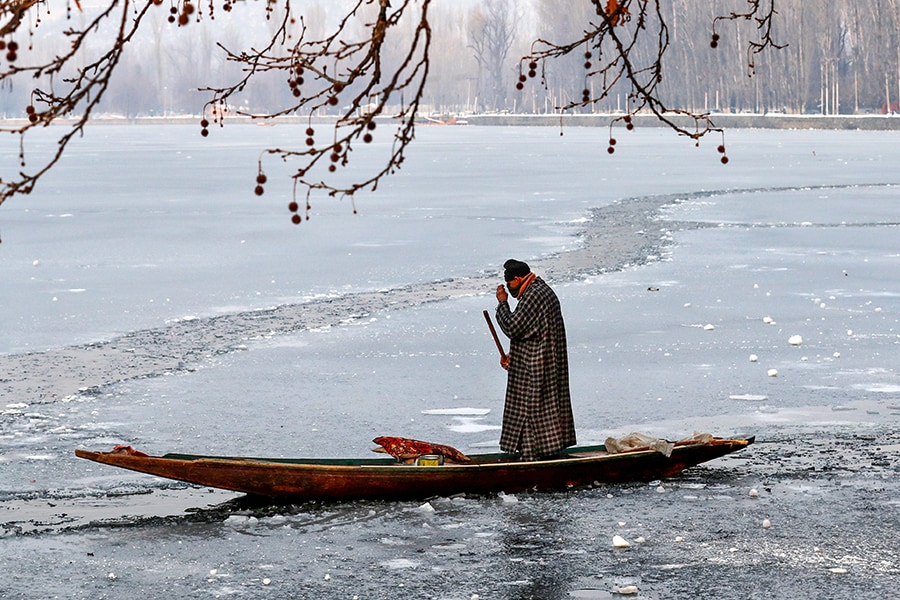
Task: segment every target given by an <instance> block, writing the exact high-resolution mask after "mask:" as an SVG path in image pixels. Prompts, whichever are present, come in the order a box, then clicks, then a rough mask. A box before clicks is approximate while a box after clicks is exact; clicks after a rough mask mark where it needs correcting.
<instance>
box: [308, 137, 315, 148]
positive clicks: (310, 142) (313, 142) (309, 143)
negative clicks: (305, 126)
mask: <svg viewBox="0 0 900 600" xmlns="http://www.w3.org/2000/svg"><path fill="white" fill-rule="evenodd" d="M315 143H316V140H314V139H312V138H311V137H308V138H306V145H307V146H312V145H313V144H315Z"/></svg>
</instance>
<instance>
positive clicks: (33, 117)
mask: <svg viewBox="0 0 900 600" xmlns="http://www.w3.org/2000/svg"><path fill="white" fill-rule="evenodd" d="M28 121H29V122H30V123H37V122H38V116H37V113H31V114H30V115H28Z"/></svg>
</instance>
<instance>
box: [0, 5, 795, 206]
mask: <svg viewBox="0 0 900 600" xmlns="http://www.w3.org/2000/svg"><path fill="white" fill-rule="evenodd" d="M206 1H207V5H206V8H205V10H202V9H201V8H200V7H199V6H198V5H197V4H195V2H197V0H171V4H170V5H169V7H168V10H169V15H168V21H169V23H170V24H172V26H174V27H188V26H190V25H191V23H194V22H196V21H200V20H203V19H213V18H214V13H215V10H216V2H217V1H218V7H219V8H220V9H221V10H223V11H226V12H227V11H230V10H231V9H232V8H233V0H206ZM589 1H590V4H591V6H592V7H593V13H594V14H593V15H592V16H590V18H589V19H588V21H587V22H585V23H584V29H583V31H582V34H581V35H575V36H573V38H572V39H567V40H563V41H559V42H551V41H548V40H545V39H538V40H536V41H535V42H534V43H533V45H532V51H531V53H530V54H529V55H528V56H525V57H524V58H522V59H521V61H520V62H519V81H518V83H517V84H516V87H517V88H518V89H520V90H521V89H523V87H524V84H525V83H526V82H527V81H528V80H529V79H531V78H536V77H537V76H538V68H539V67H540V74H541V77H540V80H541V82H542V83H543V84H544V85H545V86H546V85H547V79H546V73H547V68H548V63H551V62H552V61H554V60H557V59H561V58H563V57H567V56H577V55H578V53H582V55H583V57H584V63H583V64H584V71H583V78H584V90H583V93H582V96H581V98H580V100H579V99H575V100H571V101H566V102H561V103H560V105H559V106H556V109H557V110H559V111H560V112H565V111H569V110H574V109H578V108H584V107H590V106H592V105H596V104H597V103H599V102H600V101H601V100H603V99H604V98H607V97H608V96H609V95H610V94H611V93H612V92H613V91H614V90H617V89H622V88H626V89H627V94H628V108H627V111H626V113H625V114H624V115H622V116H620V117H617V118H615V119H614V120H613V124H619V123H624V124H625V127H626V128H628V129H630V128H632V127H633V122H632V116H633V115H635V114H637V113H639V112H645V113H649V114H653V115H656V117H657V118H658V119H659V120H660V121H662V122H663V123H664V124H665V125H666V126H668V127H670V128H671V129H672V130H674V131H675V132H677V133H678V134H680V135H684V136H687V137H689V138H691V139H692V140H695V141H697V140H699V139H700V138H702V137H703V136H705V135H707V134H708V133H710V132H719V133H721V131H722V130H721V129H720V128H719V127H717V126H716V125H715V124H714V123H713V121H712V120H711V118H710V115H709V114H707V113H700V112H690V111H687V110H682V109H676V108H671V107H669V106H667V105H666V103H665V102H663V101H662V99H661V95H660V90H659V84H660V82H661V81H662V79H663V74H664V68H663V61H664V57H665V55H666V51H667V49H668V48H669V44H670V39H669V30H668V26H667V23H666V19H665V17H664V12H663V10H662V8H663V2H661V0H589ZM72 2H74V9H73V6H72ZM162 2H163V0H102V4H101V6H99V7H96V6H95V7H92V8H91V9H90V10H89V11H82V6H81V4H80V0H0V54H2V53H4V52H5V55H4V56H2V57H0V84H3V87H5V88H6V89H11V87H12V82H14V81H15V82H16V83H17V85H21V84H22V83H23V81H29V80H30V81H31V82H32V84H31V85H32V86H33V87H31V88H30V89H31V90H32V91H31V93H30V102H29V104H28V105H27V106H25V107H23V108H24V114H23V116H24V117H25V118H24V119H22V120H21V121H8V122H6V123H5V124H0V132H7V133H13V134H16V135H18V136H19V139H20V149H21V150H20V157H19V158H20V167H21V170H20V171H19V173H18V174H17V175H16V176H13V177H10V178H8V179H0V204H2V203H3V202H5V201H6V200H7V199H9V198H10V197H12V196H14V195H16V194H29V193H30V192H32V191H33V190H34V187H35V185H36V184H37V182H38V181H39V180H40V179H41V177H42V176H43V175H45V174H46V173H47V172H48V171H49V170H50V169H51V168H53V166H54V165H55V164H56V163H57V162H58V161H59V159H60V157H61V156H62V155H63V153H64V151H65V149H66V147H67V145H68V144H69V142H70V141H71V140H72V139H73V137H74V136H76V135H77V134H80V133H82V131H83V128H84V126H85V125H86V124H87V123H88V121H89V120H90V118H91V116H92V114H93V113H94V111H95V110H96V109H97V107H98V104H99V102H100V101H101V99H102V98H103V96H104V93H105V92H106V91H107V89H108V87H109V85H110V81H111V79H112V77H113V74H114V73H115V71H116V67H117V66H118V65H119V64H120V61H121V58H122V55H123V51H124V49H125V47H126V46H127V45H128V44H129V42H131V41H132V39H133V38H134V36H135V34H136V33H137V32H138V31H139V30H140V29H141V28H142V26H143V22H144V17H145V16H146V15H147V14H148V11H150V10H165V8H163V7H162V6H159V5H161V4H162ZM51 3H52V4H56V5H58V4H63V3H64V5H65V9H66V12H65V14H67V15H71V13H72V11H73V10H74V11H77V14H78V15H79V21H83V22H84V23H83V24H82V25H81V26H80V27H69V28H66V29H64V30H62V32H61V34H60V35H61V36H63V37H64V38H65V39H66V40H67V41H68V44H67V45H66V47H65V50H64V51H62V52H59V53H57V54H56V55H55V56H52V57H51V58H49V59H41V58H40V55H39V54H37V53H35V52H30V51H31V50H32V48H31V43H30V42H29V47H28V50H29V52H23V49H22V48H20V43H21V40H22V39H23V37H25V36H27V37H28V39H29V40H31V39H32V38H33V31H34V29H35V28H37V27H39V26H40V25H41V14H42V11H44V12H46V14H51V11H50V4H51ZM775 3H776V0H747V7H746V10H745V11H743V12H731V13H730V14H726V15H721V16H718V17H716V18H715V20H714V21H713V23H712V43H711V45H712V46H713V47H715V46H716V45H717V43H718V39H719V34H718V33H717V31H716V25H717V24H718V23H719V22H720V21H724V20H729V21H735V22H739V21H749V22H751V23H753V24H755V26H756V30H757V39H755V40H752V41H750V42H749V43H748V46H747V53H748V61H747V63H748V66H749V68H750V70H751V74H752V72H753V69H754V57H755V56H756V55H758V54H759V53H761V52H763V51H765V50H766V49H769V48H774V49H778V48H782V47H783V46H782V45H779V44H777V43H775V41H774V39H773V29H774V21H775V16H776V15H777V11H776V10H775ZM431 4H432V0H393V1H391V0H352V2H350V4H349V5H348V7H347V8H346V11H345V13H342V16H341V18H339V19H338V20H337V23H336V24H335V25H334V26H333V27H332V28H331V29H330V30H329V31H328V32H327V33H325V34H315V35H314V34H312V33H311V29H310V27H309V26H308V25H309V24H308V23H307V22H306V20H305V17H304V15H303V14H300V13H298V12H297V11H295V9H294V8H293V6H292V3H291V0H265V2H260V3H259V4H258V6H259V10H262V11H264V17H265V18H266V19H268V20H269V22H270V23H271V26H270V29H269V35H268V37H267V38H266V41H265V42H264V43H263V44H261V45H259V46H258V47H256V48H250V49H238V48H227V47H226V46H225V45H224V44H222V43H219V45H218V47H219V48H220V49H221V50H222V52H223V55H224V57H225V58H226V60H227V61H230V62H232V63H235V64H237V65H239V66H240V67H241V71H240V73H241V75H240V76H239V77H237V78H236V80H235V81H233V83H231V84H228V85H224V86H211V87H209V86H208V87H202V88H200V90H201V91H202V92H205V93H207V94H208V95H209V99H208V101H207V102H206V104H205V105H204V107H203V117H202V120H201V123H200V125H201V134H202V135H204V136H206V135H209V134H210V129H209V126H210V120H212V122H213V123H216V124H218V125H220V126H222V125H224V123H225V121H226V120H227V116H228V115H229V114H237V115H243V116H249V117H251V118H253V119H277V118H279V117H282V116H288V115H291V116H293V115H300V116H303V117H305V118H307V122H308V125H307V128H306V137H305V139H304V140H303V141H302V143H301V144H300V147H299V148H269V149H267V150H264V151H263V152H262V153H261V155H260V161H259V172H258V175H257V180H256V193H257V194H263V193H264V192H265V185H266V183H267V182H268V181H267V177H266V174H265V171H264V165H263V162H264V159H265V158H266V157H275V158H279V159H281V160H282V161H292V162H297V163H299V165H298V166H297V167H296V170H295V171H294V173H293V175H292V178H293V184H294V199H293V201H292V202H291V203H290V205H289V207H288V208H289V209H290V211H291V213H292V214H291V218H292V220H293V221H294V222H295V223H299V222H301V221H302V220H303V213H305V215H306V218H309V209H310V197H311V194H313V193H314V192H322V193H324V194H326V195H330V196H351V197H352V196H354V194H356V193H357V192H358V191H360V190H363V189H368V190H375V189H376V188H377V187H378V184H379V183H380V182H381V180H382V179H383V178H384V177H386V176H388V175H390V174H392V173H394V172H396V171H397V170H398V169H400V167H401V165H402V164H403V162H404V158H405V152H406V150H407V148H408V146H409V144H410V143H412V141H413V139H414V138H415V121H416V116H417V114H418V112H419V109H420V106H421V102H422V100H423V97H424V94H425V85H426V82H427V80H428V76H429V72H430V69H431V61H432V56H431V42H432V30H431V24H430V22H429V16H430V15H429V9H430V7H431ZM256 6H257V5H248V6H247V7H245V9H246V10H253V9H255V8H256ZM490 6H491V7H493V8H494V9H496V10H497V11H501V10H505V9H506V6H507V5H506V3H505V2H497V3H492V4H491V5H490ZM666 6H667V5H666ZM55 8H58V6H57V7H55ZM54 14H55V13H54ZM318 25H320V24H318V23H317V26H318ZM496 34H497V37H498V44H499V46H498V49H499V50H497V51H496V53H498V61H499V64H500V68H502V58H503V56H505V49H507V48H509V45H510V43H511V38H510V37H509V36H510V35H511V32H510V31H508V30H503V31H498V32H496ZM17 40H19V41H18V42H17ZM98 49H99V50H98ZM398 49H399V51H398ZM501 51H502V52H501ZM4 58H5V61H4ZM29 61H30V62H29ZM498 61H495V62H498ZM500 73H502V71H500ZM271 74H278V75H280V76H281V77H283V81H284V82H285V85H286V86H287V89H288V90H290V98H293V101H287V102H285V103H284V105H281V106H277V107H275V108H269V109H267V111H268V112H265V113H264V114H260V113H257V112H253V113H251V112H249V111H242V110H239V109H235V108H233V107H239V106H241V103H240V102H238V96H239V95H240V94H241V93H242V92H244V91H245V90H247V89H248V88H249V86H252V85H253V84H254V82H256V81H258V80H260V79H265V78H266V77H268V78H269V79H271ZM500 77H502V75H501V76H500ZM495 78H496V77H495ZM589 84H592V85H589ZM593 84H596V85H593ZM325 114H328V115H331V116H332V117H333V120H332V121H329V122H328V123H327V126H326V127H327V129H328V131H327V132H317V131H316V129H315V127H314V125H316V126H319V123H320V119H316V117H319V116H322V115H325ZM685 120H687V122H688V123H691V124H692V125H685V124H684V123H685ZM53 123H63V124H65V126H66V128H65V130H64V132H63V133H62V134H60V135H58V136H57V147H56V151H55V152H54V153H52V155H51V156H50V157H49V158H46V159H43V160H40V161H37V162H39V163H40V164H38V166H37V167H36V168H34V169H33V170H27V167H29V166H31V165H30V162H31V161H30V160H29V161H26V153H25V138H26V135H27V134H28V133H29V132H30V131H31V130H32V129H34V128H36V127H47V126H49V125H50V124H53ZM611 127H612V125H611ZM384 129H388V130H389V131H390V133H389V134H382V130H384ZM387 135H389V137H387ZM382 136H384V137H382ZM374 141H381V142H384V141H389V142H390V143H389V144H383V145H378V148H382V146H383V147H387V148H388V150H387V152H386V155H385V157H384V160H383V161H381V162H380V163H379V165H380V166H379V167H376V168H374V169H373V170H372V171H371V172H358V171H357V170H356V169H350V168H348V167H352V166H354V165H353V161H352V158H353V154H352V153H353V151H354V150H355V149H359V148H360V144H362V145H366V144H369V143H371V142H374ZM614 145H615V139H614V138H613V137H612V135H610V145H609V148H608V151H609V152H610V153H612V152H613V151H614ZM719 152H720V153H722V162H727V160H728V159H727V157H726V156H725V155H724V152H725V151H724V144H722V145H719ZM348 181H349V183H347V182H348ZM298 196H300V198H299V200H300V201H298ZM304 196H305V198H304ZM301 201H302V202H303V207H302V208H301V206H300V203H301Z"/></svg>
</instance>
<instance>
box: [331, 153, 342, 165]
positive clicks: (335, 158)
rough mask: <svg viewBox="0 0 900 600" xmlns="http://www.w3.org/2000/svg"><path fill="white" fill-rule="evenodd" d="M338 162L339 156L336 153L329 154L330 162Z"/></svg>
mask: <svg viewBox="0 0 900 600" xmlns="http://www.w3.org/2000/svg"><path fill="white" fill-rule="evenodd" d="M339 160H341V155H340V154H338V153H337V152H332V153H331V162H333V163H336V162H337V161H339Z"/></svg>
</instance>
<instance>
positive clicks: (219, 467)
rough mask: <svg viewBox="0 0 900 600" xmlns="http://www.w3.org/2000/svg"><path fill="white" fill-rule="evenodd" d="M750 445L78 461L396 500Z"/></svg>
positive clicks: (553, 480) (275, 493)
mask: <svg viewBox="0 0 900 600" xmlns="http://www.w3.org/2000/svg"><path fill="white" fill-rule="evenodd" d="M752 442H753V438H752V437H750V438H739V439H719V438H714V439H713V440H711V441H708V442H703V443H681V442H680V443H678V444H676V446H675V448H674V450H673V452H672V454H671V456H668V457H667V456H665V455H663V454H661V453H659V452H656V451H654V450H650V449H642V450H634V451H630V452H623V453H619V454H609V453H607V452H606V450H605V448H604V447H603V446H593V447H586V448H571V449H569V450H568V451H567V453H566V454H565V455H564V456H563V457H562V458H560V459H555V460H545V461H537V462H522V461H514V460H510V457H509V456H507V455H475V456H472V459H473V462H472V464H448V463H445V464H443V465H440V466H416V465H407V464H402V463H398V462H396V461H394V460H393V459H266V458H241V457H237V458H233V457H210V456H196V455H180V454H167V455H165V456H159V457H157V456H147V455H141V454H140V453H128V452H115V451H114V452H92V451H88V450H81V449H79V450H76V452H75V454H76V455H77V456H78V457H80V458H85V459H88V460H92V461H95V462H98V463H103V464H107V465H111V466H115V467H121V468H124V469H130V470H132V471H138V472H141V473H147V474H150V475H156V476H159V477H165V478H168V479H175V480H179V481H186V482H188V483H193V484H196V485H202V486H208V487H213V488H220V489H226V490H232V491H235V492H242V493H245V494H250V495H253V496H261V497H266V498H271V499H274V500H279V501H304V500H325V501H341V500H363V499H385V500H400V499H416V498H428V497H433V496H452V495H455V494H460V493H467V494H491V493H497V492H506V493H514V492H521V491H525V490H560V489H569V488H573V487H579V486H585V485H591V484H597V483H614V482H628V481H651V480H655V479H664V478H667V477H672V476H674V475H677V474H679V473H681V472H682V471H683V470H684V469H687V468H690V467H693V466H695V465H698V464H701V463H704V462H707V461H710V460H713V459H715V458H718V457H720V456H724V455H726V454H729V453H731V452H735V451H737V450H740V449H742V448H745V447H746V446H748V445H749V444H751V443H752Z"/></svg>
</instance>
